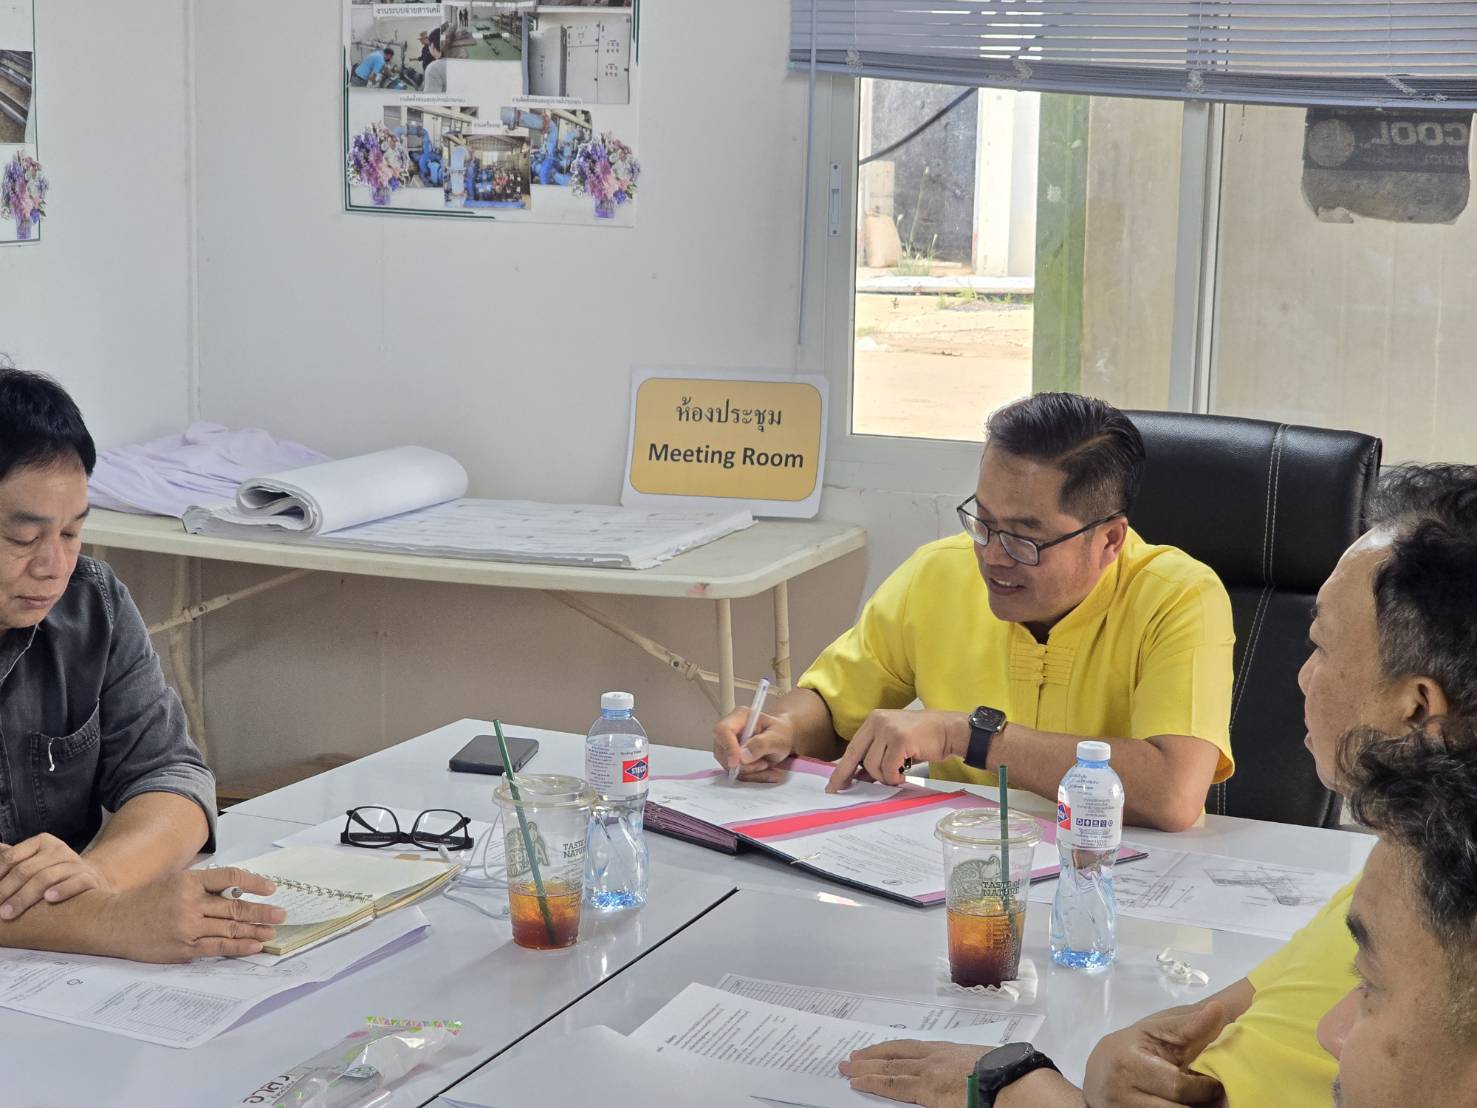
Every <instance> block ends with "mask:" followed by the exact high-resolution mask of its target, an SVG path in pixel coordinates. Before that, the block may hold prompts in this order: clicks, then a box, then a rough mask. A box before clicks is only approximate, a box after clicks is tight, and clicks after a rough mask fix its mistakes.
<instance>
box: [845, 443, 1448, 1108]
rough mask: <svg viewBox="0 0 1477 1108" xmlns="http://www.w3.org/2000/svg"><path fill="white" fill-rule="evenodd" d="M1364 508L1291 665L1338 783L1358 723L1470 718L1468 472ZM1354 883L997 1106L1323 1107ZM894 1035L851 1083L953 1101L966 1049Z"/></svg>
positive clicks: (1404, 725)
mask: <svg viewBox="0 0 1477 1108" xmlns="http://www.w3.org/2000/svg"><path fill="white" fill-rule="evenodd" d="M1370 516H1371V521H1372V524H1373V529H1372V530H1371V531H1370V532H1369V533H1368V534H1366V535H1365V536H1364V537H1362V538H1361V539H1359V540H1358V541H1357V542H1355V543H1354V545H1353V546H1351V547H1350V548H1349V549H1348V550H1347V551H1345V553H1344V556H1343V557H1342V558H1341V559H1340V560H1339V564H1338V566H1337V567H1336V568H1335V569H1334V572H1333V574H1332V575H1331V576H1330V577H1329V579H1328V581H1327V582H1325V583H1324V585H1323V587H1322V588H1321V589H1320V590H1319V592H1318V603H1317V605H1316V607H1315V610H1314V619H1313V625H1312V629H1311V631H1310V633H1309V637H1310V640H1311V644H1312V652H1311V654H1310V656H1309V658H1308V661H1307V662H1306V663H1305V664H1304V665H1303V668H1302V671H1301V672H1300V673H1299V675H1298V684H1299V685H1300V686H1301V688H1302V691H1303V696H1304V703H1305V707H1304V718H1305V720H1306V722H1307V727H1308V733H1307V736H1306V738H1305V740H1304V741H1305V742H1306V744H1307V745H1308V748H1309V749H1310V750H1311V751H1312V754H1313V759H1314V762H1315V764H1316V765H1317V767H1318V776H1319V777H1320V779H1321V780H1322V781H1323V782H1324V784H1326V785H1328V786H1329V787H1330V788H1338V789H1345V788H1347V786H1348V782H1347V781H1346V780H1345V779H1344V778H1343V777H1342V776H1341V775H1340V773H1339V771H1338V747H1339V742H1340V739H1341V737H1342V736H1344V735H1346V734H1348V733H1349V732H1351V731H1352V730H1354V729H1356V728H1374V729H1376V730H1377V731H1379V732H1382V733H1385V734H1401V733H1405V732H1407V731H1410V730H1412V729H1422V728H1429V727H1433V722H1434V721H1439V720H1440V719H1442V718H1443V717H1448V716H1450V717H1458V718H1461V719H1468V720H1470V719H1474V718H1477V667H1474V666H1473V663H1472V659H1474V658H1477V619H1474V618H1473V613H1474V612H1477V467H1473V466H1454V465H1448V466H1427V467H1410V468H1407V469H1405V470H1400V471H1396V472H1395V473H1394V474H1392V475H1391V476H1389V477H1387V478H1385V480H1383V481H1382V482H1381V485H1380V489H1379V492H1378V494H1377V496H1376V498H1375V503H1374V504H1373V505H1372V506H1371V512H1370ZM1356 884H1357V882H1356V883H1355V884H1350V885H1349V886H1348V887H1347V888H1345V889H1343V890H1341V891H1340V892H1339V893H1337V894H1335V896H1334V897H1333V898H1332V900H1330V902H1329V904H1328V905H1327V906H1326V907H1325V908H1324V909H1323V910H1322V911H1321V912H1320V913H1319V914H1318V916H1316V917H1315V918H1314V919H1313V920H1312V921H1311V922H1310V923H1309V924H1308V925H1307V926H1306V927H1304V928H1303V929H1302V930H1301V931H1299V932H1298V933H1297V934H1296V935H1294V936H1293V937H1292V939H1291V940H1290V941H1289V942H1288V944H1287V945H1286V946H1285V947H1284V948H1283V949H1282V950H1280V951H1278V952H1277V953H1276V954H1274V955H1273V956H1272V957H1271V958H1269V959H1267V960H1266V961H1265V962H1263V963H1262V964H1261V965H1260V966H1258V967H1257V968H1256V969H1254V970H1252V971H1251V973H1250V974H1249V975H1248V976H1247V977H1246V978H1244V979H1242V980H1241V981H1238V982H1236V983H1235V984H1233V985H1231V986H1229V987H1228V988H1226V989H1223V990H1222V991H1221V992H1219V993H1217V994H1216V995H1214V996H1212V997H1209V998H1207V999H1206V1000H1204V1001H1202V1002H1200V1003H1199V1004H1195V1005H1191V1006H1189V1007H1184V1008H1174V1009H1170V1010H1168V1011H1166V1012H1160V1013H1158V1014H1156V1015H1153V1016H1149V1017H1148V1018H1146V1019H1144V1020H1141V1021H1140V1022H1138V1023H1136V1024H1133V1025H1132V1026H1130V1027H1128V1028H1125V1029H1124V1030H1122V1031H1119V1032H1115V1033H1114V1034H1112V1035H1109V1036H1107V1037H1106V1038H1104V1039H1103V1040H1102V1042H1100V1043H1099V1044H1098V1045H1097V1048H1096V1049H1095V1050H1094V1051H1093V1053H1092V1056H1091V1057H1090V1058H1089V1059H1088V1063H1087V1076H1086V1080H1085V1082H1084V1089H1082V1090H1079V1089H1077V1088H1076V1087H1075V1086H1073V1085H1071V1084H1070V1083H1069V1082H1067V1081H1066V1080H1065V1079H1064V1078H1062V1077H1061V1076H1060V1075H1059V1074H1056V1073H1054V1072H1052V1071H1050V1070H1045V1069H1042V1070H1037V1071H1035V1072H1033V1073H1030V1074H1028V1075H1025V1076H1023V1077H1022V1078H1021V1079H1020V1080H1018V1081H1015V1082H1014V1083H1012V1084H1010V1085H1008V1086H1006V1087H1005V1088H1004V1089H1003V1090H1002V1091H1001V1092H1000V1095H999V1096H998V1097H997V1098H996V1099H995V1104H996V1105H998V1106H1000V1108H1080V1106H1081V1105H1083V1104H1084V1103H1086V1104H1089V1105H1091V1106H1092V1108H1111V1106H1117V1105H1148V1104H1152V1105H1156V1106H1159V1108H1163V1106H1164V1105H1198V1104H1229V1105H1230V1106H1231V1108H1262V1106H1263V1105H1276V1106H1277V1108H1328V1104H1329V1086H1330V1083H1331V1082H1332V1081H1333V1080H1334V1078H1335V1076H1336V1075H1337V1069H1338V1067H1337V1065H1336V1064H1335V1062H1334V1060H1333V1058H1332V1057H1330V1055H1329V1054H1328V1053H1327V1052H1326V1051H1325V1050H1324V1049H1323V1048H1322V1047H1320V1045H1319V1042H1318V1038H1317V1028H1318V1023H1319V1020H1320V1019H1322V1018H1323V1016H1324V1014H1325V1013H1327V1012H1328V1011H1329V1010H1330V1009H1331V1008H1332V1007H1333V1006H1334V1005H1335V1004H1336V1003H1338V1002H1339V1000H1340V999H1341V998H1343V997H1344V996H1346V995H1347V994H1348V992H1349V991H1350V989H1352V988H1354V987H1355V985H1356V984H1357V981H1356V979H1355V977H1354V975H1353V972H1352V970H1351V968H1350V967H1351V964H1352V963H1353V961H1354V957H1355V954H1356V947H1355V944H1354V941H1353V939H1352V938H1351V936H1350V934H1349V931H1348V929H1347V927H1346V924H1345V919H1346V917H1347V915H1348V912H1349V905H1350V901H1351V898H1355V897H1356V893H1355V889H1356ZM1207 1044H1208V1045H1207ZM902 1045H903V1044H882V1045H879V1047H877V1048H873V1050H872V1051H869V1052H862V1054H861V1055H859V1056H857V1057H856V1058H855V1060H854V1061H852V1062H850V1063H848V1064H847V1068H848V1070H849V1073H848V1075H849V1076H851V1077H852V1078H853V1082H852V1083H853V1084H854V1085H856V1086H857V1087H858V1088H861V1089H863V1090H865V1091H868V1092H876V1093H879V1094H881V1095H883V1096H887V1095H894V1096H895V1097H896V1096H897V1094H898V1093H899V1092H900V1091H901V1090H902V1089H903V1088H909V1089H911V1090H912V1091H913V1092H914V1093H915V1094H916V1095H917V1096H918V1097H921V1099H917V1100H916V1101H915V1102H916V1103H919V1104H927V1105H934V1106H942V1105H949V1104H954V1103H962V1100H960V1101H957V1102H956V1101H954V1100H952V1099H951V1097H952V1095H953V1093H952V1090H953V1089H954V1087H955V1085H956V1084H957V1085H958V1086H959V1087H960V1088H962V1083H963V1081H964V1079H965V1076H966V1075H967V1074H968V1072H969V1071H970V1070H971V1069H972V1068H973V1066H974V1059H977V1058H978V1050H977V1049H976V1050H974V1051H972V1052H971V1050H970V1049H969V1048H965V1047H956V1046H954V1045H952V1044H943V1045H941V1046H935V1045H933V1044H910V1045H908V1046H907V1052H908V1057H907V1058H906V1059H901V1058H899V1057H897V1054H898V1050H899V1047H900V1046H902ZM915 1048H916V1049H915ZM910 1079H912V1080H916V1081H918V1082H919V1083H920V1084H918V1085H916V1086H914V1085H909V1084H908V1081H909V1080H910ZM889 1082H898V1084H892V1085H890V1086H889V1084H888V1083H889ZM961 1096H962V1094H961ZM1084 1098H1085V1099H1084ZM1386 1103H1396V1101H1388V1102H1386ZM1402 1103H1410V1104H1417V1103H1435V1102H1428V1101H1422V1100H1419V1099H1413V1100H1408V1101H1404V1102H1402Z"/></svg>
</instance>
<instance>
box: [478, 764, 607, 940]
mask: <svg viewBox="0 0 1477 1108" xmlns="http://www.w3.org/2000/svg"><path fill="white" fill-rule="evenodd" d="M517 792H518V797H517V799H516V800H515V799H514V797H513V787H512V786H511V785H510V784H509V782H508V780H507V778H506V777H505V778H504V779H503V780H502V781H501V782H500V783H499V784H498V787H497V788H496V789H495V790H494V791H493V794H492V796H493V799H494V800H496V801H497V802H498V805H499V806H500V807H501V809H502V825H503V844H504V846H505V847H506V849H507V866H508V910H509V912H510V914H511V915H512V918H513V941H514V942H515V943H517V944H518V945H519V946H524V947H528V948H529V949H531V950H556V949H558V948H560V947H566V946H573V945H574V943H575V940H576V939H577V938H578V937H579V930H580V900H581V898H582V895H583V893H584V881H585V832H586V830H587V828H588V827H589V824H590V809H591V808H592V807H593V806H594V804H595V790H594V789H592V788H590V786H589V785H587V784H585V782H584V781H582V780H580V779H579V778H578V777H563V776H559V775H556V774H519V775H518V779H517ZM520 817H521V818H520ZM529 844H532V848H533V853H532V855H530V854H529Z"/></svg>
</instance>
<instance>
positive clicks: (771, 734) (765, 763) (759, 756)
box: [713, 708, 795, 782]
mask: <svg viewBox="0 0 1477 1108" xmlns="http://www.w3.org/2000/svg"><path fill="white" fill-rule="evenodd" d="M748 722H749V709H747V708H735V709H734V710H733V711H731V712H729V713H728V715H726V716H724V717H723V718H722V719H720V720H719V721H718V722H717V723H716V724H715V725H714V726H713V757H714V758H716V759H717V760H718V764H719V765H720V766H722V767H723V768H724V769H732V768H733V767H734V766H738V771H739V778H740V780H743V781H769V782H775V781H779V780H780V779H781V777H782V773H781V771H780V769H779V765H780V763H781V762H783V761H784V760H785V759H786V758H788V757H789V756H790V755H791V754H793V753H794V752H795V732H794V728H793V726H792V725H791V723H790V721H789V720H788V719H786V718H785V717H784V716H766V715H765V714H764V713H763V712H761V713H760V714H759V722H758V723H757V724H756V725H755V727H754V734H753V735H751V736H750V737H749V741H748V742H747V743H745V744H744V745H743V746H742V747H740V746H739V736H740V735H742V734H743V733H744V725H745V724H747V723H748Z"/></svg>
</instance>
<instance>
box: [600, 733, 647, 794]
mask: <svg viewBox="0 0 1477 1108" xmlns="http://www.w3.org/2000/svg"><path fill="white" fill-rule="evenodd" d="M644 746H645V742H644V741H643V740H642V739H641V736H640V735H621V736H618V738H617V741H616V744H615V745H614V746H609V747H603V748H600V749H593V750H586V751H585V780H587V781H589V783H590V785H591V787H593V788H594V790H595V791H596V792H597V793H599V794H600V795H601V796H606V797H611V796H615V797H632V796H645V795H646V790H647V771H648V769H649V764H648V761H647V755H646V751H645V750H644V749H642V748H643V747H644Z"/></svg>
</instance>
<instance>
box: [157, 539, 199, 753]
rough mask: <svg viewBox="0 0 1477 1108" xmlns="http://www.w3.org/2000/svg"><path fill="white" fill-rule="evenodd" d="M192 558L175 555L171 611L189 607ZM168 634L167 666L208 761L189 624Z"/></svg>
mask: <svg viewBox="0 0 1477 1108" xmlns="http://www.w3.org/2000/svg"><path fill="white" fill-rule="evenodd" d="M193 570H194V559H192V558H177V559H175V566H174V610H175V611H176V612H183V611H185V610H186V608H188V607H189V604H190V597H191V594H192V592H193V584H194V582H193V579H192V578H193ZM167 634H168V636H169V665H170V668H171V669H172V670H173V671H174V685H175V688H176V689H178V690H179V697H180V702H181V703H182V704H183V705H184V708H185V719H186V720H187V721H188V723H189V727H190V737H191V738H192V739H194V740H195V745H196V746H198V747H199V748H200V756H201V757H202V758H205V759H206V761H207V762H208V761H209V752H208V748H207V746H206V744H205V711H204V705H203V704H202V703H201V699H200V695H199V692H198V691H197V689H196V686H195V673H194V658H193V656H192V654H193V652H192V651H191V649H190V646H191V627H190V623H189V622H188V621H187V622H184V623H180V624H178V625H177V626H175V627H173V628H171V629H170V630H169V631H168V632H167Z"/></svg>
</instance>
